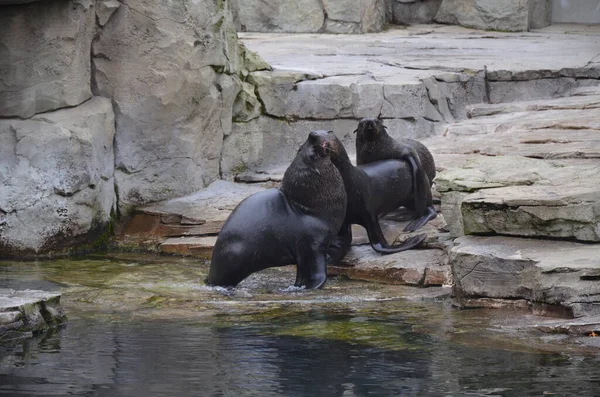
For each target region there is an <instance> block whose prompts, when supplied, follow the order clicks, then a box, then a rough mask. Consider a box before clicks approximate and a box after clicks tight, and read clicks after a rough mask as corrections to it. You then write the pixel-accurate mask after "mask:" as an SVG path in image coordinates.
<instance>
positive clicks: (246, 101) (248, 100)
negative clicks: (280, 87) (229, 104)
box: [233, 83, 262, 121]
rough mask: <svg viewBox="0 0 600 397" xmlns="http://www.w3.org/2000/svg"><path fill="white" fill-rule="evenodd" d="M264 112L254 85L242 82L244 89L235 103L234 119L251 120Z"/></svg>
mask: <svg viewBox="0 0 600 397" xmlns="http://www.w3.org/2000/svg"><path fill="white" fill-rule="evenodd" d="M261 113H262V105H261V103H260V101H259V100H258V98H257V97H256V94H255V92H254V86H253V85H252V84H249V83H242V89H241V90H240V92H239V94H238V96H237V97H236V98H235V102H234V103H233V121H250V120H252V119H255V118H257V117H258V116H260V115H261Z"/></svg>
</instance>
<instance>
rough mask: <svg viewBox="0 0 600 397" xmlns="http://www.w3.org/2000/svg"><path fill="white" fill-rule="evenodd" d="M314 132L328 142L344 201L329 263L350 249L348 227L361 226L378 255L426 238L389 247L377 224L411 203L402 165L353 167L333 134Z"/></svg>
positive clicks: (379, 163) (381, 163) (406, 171)
mask: <svg viewBox="0 0 600 397" xmlns="http://www.w3.org/2000/svg"><path fill="white" fill-rule="evenodd" d="M314 132H315V133H316V134H318V135H319V136H320V137H322V139H323V140H325V141H327V142H328V143H329V147H330V148H331V162H332V163H333V164H334V165H335V166H336V167H337V169H338V170H339V171H340V174H341V175H342V179H343V180H344V186H345V188H346V195H347V198H348V205H347V208H346V217H345V219H344V224H343V225H342V228H341V230H340V234H339V236H338V238H337V239H336V241H334V243H333V244H332V246H331V247H330V249H329V256H330V263H331V264H337V263H338V262H339V261H340V260H341V259H342V258H343V257H344V255H345V254H346V253H347V252H348V250H349V249H350V244H351V242H352V228H351V225H352V224H357V225H361V226H362V227H364V228H365V229H366V231H367V235H368V236H369V242H370V243H371V247H373V249H374V250H375V251H377V252H380V253H382V254H392V253H396V252H402V251H406V250H409V249H411V248H415V247H417V246H418V245H419V244H421V243H422V242H423V240H425V238H426V237H427V236H426V235H425V234H420V235H418V236H413V237H411V238H409V239H407V240H406V241H404V242H403V243H402V244H401V245H398V246H390V245H389V244H388V242H387V240H386V238H385V236H384V234H383V232H382V230H381V226H380V225H379V218H380V217H381V216H383V215H385V214H388V213H390V212H392V211H394V210H395V209H396V208H398V207H400V206H404V205H407V204H408V205H410V204H411V203H412V188H411V187H412V173H411V172H410V170H409V169H408V167H407V165H406V163H405V162H404V161H400V160H386V161H377V162H374V163H369V164H365V165H362V166H359V167H355V166H354V165H352V163H351V161H350V157H348V153H347V152H346V149H345V148H344V145H343V144H342V142H340V140H339V139H338V138H337V137H336V136H335V134H334V133H333V131H314Z"/></svg>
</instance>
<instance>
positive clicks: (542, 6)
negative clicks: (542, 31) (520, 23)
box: [529, 0, 552, 29]
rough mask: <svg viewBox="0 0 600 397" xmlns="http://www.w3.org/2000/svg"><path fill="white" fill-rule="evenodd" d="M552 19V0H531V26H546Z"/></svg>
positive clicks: (536, 27) (537, 27) (535, 27)
mask: <svg viewBox="0 0 600 397" xmlns="http://www.w3.org/2000/svg"><path fill="white" fill-rule="evenodd" d="M551 20H552V1H551V0H529V27H530V28H532V29H539V28H545V27H546V26H548V25H550V22H551Z"/></svg>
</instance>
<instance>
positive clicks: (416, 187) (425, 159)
mask: <svg viewBox="0 0 600 397" xmlns="http://www.w3.org/2000/svg"><path fill="white" fill-rule="evenodd" d="M355 132H357V135H356V164H358V165H363V164H367V163H372V162H374V161H379V160H390V159H396V160H402V161H406V162H407V163H408V164H409V165H410V167H411V171H412V174H413V177H412V184H413V187H412V193H413V200H412V203H409V205H405V207H406V208H408V209H411V210H413V211H415V212H416V213H417V219H415V220H413V221H412V222H410V223H409V224H408V225H407V226H406V227H405V228H404V231H407V232H412V231H415V230H417V229H419V228H421V227H423V226H424V225H425V224H426V223H427V222H429V221H430V220H432V219H434V218H436V217H437V213H436V212H435V209H434V208H433V200H432V197H431V184H432V182H433V178H435V163H434V161H433V156H432V155H431V152H430V151H429V150H428V149H427V147H425V145H423V144H422V143H421V142H419V141H416V140H414V139H409V138H405V139H402V140H400V141H396V140H395V139H394V138H392V137H391V136H389V135H388V133H387V131H386V127H385V126H384V125H383V123H382V121H381V120H378V119H372V118H364V119H362V120H361V121H360V122H359V123H358V128H357V129H356V131H355Z"/></svg>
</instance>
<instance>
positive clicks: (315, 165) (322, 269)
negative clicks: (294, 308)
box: [206, 132, 346, 289]
mask: <svg viewBox="0 0 600 397" xmlns="http://www.w3.org/2000/svg"><path fill="white" fill-rule="evenodd" d="M329 154H330V148H329V143H328V142H327V141H326V140H324V139H322V138H321V137H320V136H319V135H318V134H317V133H315V132H311V133H310V134H309V137H308V139H307V141H306V142H305V143H304V144H303V145H302V146H301V147H300V149H299V150H298V153H297V154H296V157H295V158H294V160H293V161H292V164H291V165H290V166H289V167H288V169H287V170H286V171H285V174H284V176H283V180H282V182H281V187H280V188H278V189H269V190H266V191H264V192H260V193H256V194H254V195H252V196H250V197H248V198H246V199H245V200H243V201H242V202H241V203H240V204H238V206H237V207H236V208H235V209H234V210H233V212H232V213H231V215H230V216H229V218H227V221H226V222H225V225H224V226H223V228H222V229H221V232H220V233H219V237H218V238H217V242H216V244H215V247H214V250H213V255H212V260H211V263H210V271H209V274H208V278H207V279H206V283H207V284H209V285H218V286H227V287H230V286H235V285H237V284H238V283H239V282H240V281H242V280H243V279H244V278H246V277H248V276H249V275H250V274H252V273H254V272H257V271H260V270H263V269H266V268H268V267H275V266H283V265H290V264H294V263H295V264H297V272H296V282H295V284H294V285H296V286H298V287H301V286H303V287H306V288H309V289H311V288H320V287H322V286H323V284H324V283H325V281H326V280H327V268H326V267H327V249H328V247H329V245H330V244H331V243H332V241H333V240H334V238H336V236H337V235H338V233H339V230H340V227H341V226H342V223H343V221H344V215H345V214H346V191H345V190H344V183H343V180H342V177H341V175H340V173H339V171H338V170H337V168H336V167H335V166H334V165H333V164H332V163H331V160H330V157H329Z"/></svg>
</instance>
